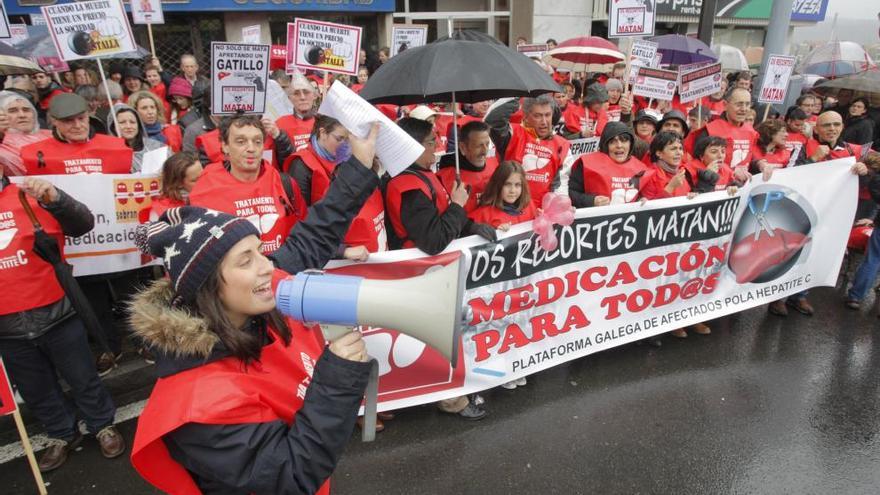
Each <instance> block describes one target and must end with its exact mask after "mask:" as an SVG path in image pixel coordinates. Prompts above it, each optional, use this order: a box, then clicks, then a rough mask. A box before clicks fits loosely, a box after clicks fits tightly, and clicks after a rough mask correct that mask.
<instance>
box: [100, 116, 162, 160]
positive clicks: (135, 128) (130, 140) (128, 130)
mask: <svg viewBox="0 0 880 495" xmlns="http://www.w3.org/2000/svg"><path fill="white" fill-rule="evenodd" d="M113 111H114V112H115V113H116V122H117V123H119V133H117V132H116V125H115V124H114V122H113V117H112V116H111V117H108V118H107V129H109V130H110V134H111V135H113V136H119V137H121V138H122V139H124V140H125V145H126V146H128V147H129V148H131V149H132V151H134V154H133V155H132V160H131V173H133V174H136V173H140V171H141V165H142V164H143V161H144V154H145V153H146V152H148V151H153V150H157V149H159V148H161V147H163V146H165V143H162V142H160V141H159V140H156V139H153V138H151V137H149V136H147V132H146V130H145V129H144V124H143V122H141V119H140V117H139V116H138V113H137V112H136V111H135V110H134V109H133V108H131V107H130V106H128V105H124V104H122V103H117V104H116V105H113Z"/></svg>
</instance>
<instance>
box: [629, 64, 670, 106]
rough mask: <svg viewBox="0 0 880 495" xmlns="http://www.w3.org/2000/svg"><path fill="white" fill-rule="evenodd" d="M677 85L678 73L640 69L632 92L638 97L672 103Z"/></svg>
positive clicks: (649, 68) (646, 68) (648, 68)
mask: <svg viewBox="0 0 880 495" xmlns="http://www.w3.org/2000/svg"><path fill="white" fill-rule="evenodd" d="M677 83H678V71H674V70H665V69H653V68H651V67H639V70H638V72H637V73H636V80H635V82H634V83H633V87H632V92H633V94H634V95H636V96H643V97H645V98H654V99H657V100H665V101H672V97H673V96H674V95H675V86H676V84H677Z"/></svg>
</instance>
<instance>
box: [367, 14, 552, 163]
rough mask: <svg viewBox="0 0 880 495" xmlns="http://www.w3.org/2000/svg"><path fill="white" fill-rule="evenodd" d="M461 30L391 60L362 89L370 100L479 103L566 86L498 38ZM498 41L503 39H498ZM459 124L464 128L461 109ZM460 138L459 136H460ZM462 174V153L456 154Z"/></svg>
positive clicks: (535, 93) (378, 101)
mask: <svg viewBox="0 0 880 495" xmlns="http://www.w3.org/2000/svg"><path fill="white" fill-rule="evenodd" d="M464 33H471V32H469V31H458V32H455V33H453V34H452V35H451V36H449V37H446V38H442V39H440V40H437V41H435V42H433V43H429V44H427V45H424V46H420V47H417V48H410V49H409V50H406V51H404V52H403V53H399V54H397V55H395V56H394V57H392V58H391V59H390V60H388V62H385V63H384V64H383V65H382V67H380V68H379V70H377V71H376V73H375V74H373V75H372V76H371V77H370V79H369V80H368V81H367V84H366V85H365V86H364V87H363V89H361V92H360V96H361V97H362V98H364V99H365V100H367V101H369V102H370V103H390V104H394V105H409V104H414V103H430V102H452V106H453V109H454V108H455V104H456V102H457V101H458V102H462V103H475V102H478V101H485V100H492V99H496V98H504V97H509V96H514V97H516V96H531V97H535V96H538V95H542V94H545V93H557V92H560V91H562V88H560V87H559V85H558V84H556V82H555V81H554V80H553V79H552V78H551V77H550V76H549V75H548V74H547V73H546V72H544V69H542V68H541V67H540V66H539V65H538V64H536V63H535V62H534V61H533V60H531V59H529V58H528V57H526V56H525V55H523V54H521V53H519V52H516V51H515V50H512V49H511V48H509V47H507V46H505V45H502V44H501V43H496V42H492V41H491V40H493V39H494V38H491V37H490V36H480V38H483V41H470V40H467V39H463V38H465V37H470V38H472V39H473V38H474V37H475V35H474V34H464ZM495 41H497V40H495ZM452 119H453V128H454V129H455V132H456V133H457V132H458V123H457V120H458V119H457V116H456V112H455V111H453V112H452ZM456 142H458V140H457V139H456ZM455 170H456V175H457V174H458V153H456V154H455Z"/></svg>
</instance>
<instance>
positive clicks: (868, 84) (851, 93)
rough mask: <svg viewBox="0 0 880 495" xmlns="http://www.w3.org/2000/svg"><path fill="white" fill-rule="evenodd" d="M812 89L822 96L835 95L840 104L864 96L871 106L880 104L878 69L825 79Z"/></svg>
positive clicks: (879, 76)
mask: <svg viewBox="0 0 880 495" xmlns="http://www.w3.org/2000/svg"><path fill="white" fill-rule="evenodd" d="M813 91H815V92H816V93H817V94H820V95H822V96H835V97H837V98H838V99H839V100H840V103H842V104H846V103H849V102H851V101H852V100H854V99H856V98H859V97H865V98H867V99H868V101H869V102H870V105H871V106H878V105H880V70H869V71H866V72H860V73H858V74H853V75H849V76H843V77H838V78H836V79H825V80H822V81H820V82H818V83H816V85H815V86H813Z"/></svg>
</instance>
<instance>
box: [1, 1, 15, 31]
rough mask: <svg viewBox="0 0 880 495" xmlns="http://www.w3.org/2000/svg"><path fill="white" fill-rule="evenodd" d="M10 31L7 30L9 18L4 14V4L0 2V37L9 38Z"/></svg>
mask: <svg viewBox="0 0 880 495" xmlns="http://www.w3.org/2000/svg"><path fill="white" fill-rule="evenodd" d="M11 37H12V33H11V32H10V30H9V18H8V17H7V16H6V5H4V4H3V2H0V39H7V38H11Z"/></svg>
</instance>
